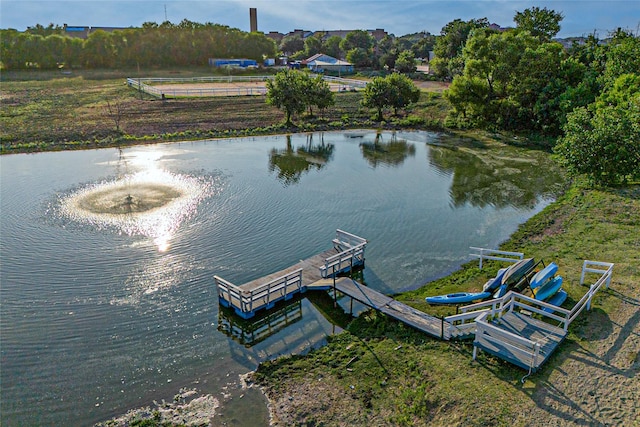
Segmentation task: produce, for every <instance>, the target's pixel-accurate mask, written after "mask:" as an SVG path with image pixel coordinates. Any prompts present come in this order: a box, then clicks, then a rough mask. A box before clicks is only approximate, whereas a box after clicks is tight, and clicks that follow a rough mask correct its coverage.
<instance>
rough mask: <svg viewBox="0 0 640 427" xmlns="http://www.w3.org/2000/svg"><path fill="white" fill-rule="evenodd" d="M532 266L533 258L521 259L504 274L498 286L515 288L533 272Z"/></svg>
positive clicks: (533, 263)
mask: <svg viewBox="0 0 640 427" xmlns="http://www.w3.org/2000/svg"><path fill="white" fill-rule="evenodd" d="M534 265H535V262H534V261H533V258H525V259H521V260H520V261H518V262H516V263H515V264H513V265H512V266H511V267H509V268H508V269H507V271H505V272H504V274H503V276H502V281H501V283H500V285H507V287H512V286H515V285H516V284H517V283H518V282H519V281H520V279H522V278H523V277H524V276H525V275H526V274H527V273H529V272H530V271H531V270H533V266H534Z"/></svg>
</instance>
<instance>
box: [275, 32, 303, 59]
mask: <svg viewBox="0 0 640 427" xmlns="http://www.w3.org/2000/svg"><path fill="white" fill-rule="evenodd" d="M280 50H281V51H282V53H284V54H285V55H293V54H294V53H296V52H300V51H302V50H304V40H303V39H302V37H300V36H298V35H295V34H294V35H291V36H287V37H285V38H283V39H282V41H281V42H280Z"/></svg>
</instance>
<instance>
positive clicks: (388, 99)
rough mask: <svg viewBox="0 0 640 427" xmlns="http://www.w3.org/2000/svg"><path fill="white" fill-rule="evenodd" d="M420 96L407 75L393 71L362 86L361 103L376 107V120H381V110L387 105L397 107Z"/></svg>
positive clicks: (403, 105)
mask: <svg viewBox="0 0 640 427" xmlns="http://www.w3.org/2000/svg"><path fill="white" fill-rule="evenodd" d="M419 98H420V90H419V89H418V88H417V87H416V85H415V84H414V83H413V82H412V81H411V80H410V79H409V78H408V77H407V76H404V75H402V74H398V73H393V74H390V75H388V76H387V77H375V78H374V79H373V80H372V81H371V82H369V84H367V86H366V87H365V88H364V95H363V98H362V105H363V106H365V107H369V108H375V109H376V120H377V121H382V120H383V115H382V113H383V110H384V109H385V108H387V107H391V108H393V109H394V111H395V113H396V114H397V112H398V109H400V108H403V107H406V106H407V105H409V104H411V103H413V102H417V101H418V99H419Z"/></svg>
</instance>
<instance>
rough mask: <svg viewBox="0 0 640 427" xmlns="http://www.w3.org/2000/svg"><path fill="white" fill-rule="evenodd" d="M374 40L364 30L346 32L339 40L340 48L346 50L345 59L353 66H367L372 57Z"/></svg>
mask: <svg viewBox="0 0 640 427" xmlns="http://www.w3.org/2000/svg"><path fill="white" fill-rule="evenodd" d="M375 42H376V40H375V39H374V38H373V37H372V36H371V35H370V34H369V33H368V32H366V31H364V30H355V31H351V32H350V33H348V34H347V35H346V36H345V38H344V39H343V40H342V42H340V49H342V51H343V52H346V53H347V55H346V59H347V61H349V62H351V63H352V64H353V65H354V66H355V67H368V66H370V65H371V62H372V59H373V47H374V46H375Z"/></svg>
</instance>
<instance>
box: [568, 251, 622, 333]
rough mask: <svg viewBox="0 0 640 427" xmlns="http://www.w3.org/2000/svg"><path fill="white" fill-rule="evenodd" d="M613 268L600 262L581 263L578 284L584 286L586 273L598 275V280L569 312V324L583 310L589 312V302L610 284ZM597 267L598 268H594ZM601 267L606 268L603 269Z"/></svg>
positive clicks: (587, 261) (607, 263)
mask: <svg viewBox="0 0 640 427" xmlns="http://www.w3.org/2000/svg"><path fill="white" fill-rule="evenodd" d="M613 266H614V264H613V263H611V262H601V261H589V260H585V261H584V262H583V263H582V274H581V275H580V284H581V285H583V284H584V280H585V276H586V274H587V273H596V274H600V277H599V278H598V280H596V281H595V283H594V284H593V285H591V286H589V290H588V291H587V293H586V294H584V296H583V297H582V298H581V299H580V301H578V303H577V304H576V305H575V306H574V307H573V309H572V310H571V314H570V316H569V322H573V320H574V319H575V318H576V317H578V315H579V314H580V313H581V312H582V310H584V309H585V308H586V309H587V310H591V300H592V299H593V296H594V295H595V294H596V292H598V291H599V290H600V288H602V287H603V286H604V287H605V288H608V287H609V284H610V283H611V276H612V274H613ZM596 267H599V268H596ZM602 267H606V268H605V269H603V268H602Z"/></svg>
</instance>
